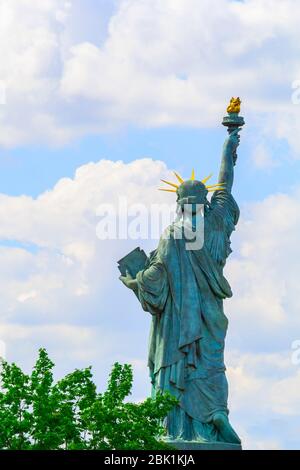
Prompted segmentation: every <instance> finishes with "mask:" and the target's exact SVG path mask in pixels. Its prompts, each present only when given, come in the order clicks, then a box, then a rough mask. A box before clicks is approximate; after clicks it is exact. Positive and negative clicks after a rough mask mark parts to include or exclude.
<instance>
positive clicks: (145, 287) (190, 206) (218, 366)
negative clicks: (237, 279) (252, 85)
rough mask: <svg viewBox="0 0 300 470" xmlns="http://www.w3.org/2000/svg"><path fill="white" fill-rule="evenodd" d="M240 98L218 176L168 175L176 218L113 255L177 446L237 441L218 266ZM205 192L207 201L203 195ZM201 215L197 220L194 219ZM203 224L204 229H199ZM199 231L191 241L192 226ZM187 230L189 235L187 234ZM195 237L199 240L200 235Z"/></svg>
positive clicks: (229, 210) (225, 246) (229, 216)
mask: <svg viewBox="0 0 300 470" xmlns="http://www.w3.org/2000/svg"><path fill="white" fill-rule="evenodd" d="M240 103H241V101H240V99H239V98H232V99H231V101H230V105H229V106H228V108H227V112H228V115H227V116H226V117H224V119H223V125H224V126H227V129H228V134H229V136H228V138H227V139H226V140H225V143H224V147H223V154H222V160H221V167H220V173H219V180H218V183H216V184H215V185H207V184H206V183H207V181H208V179H209V178H210V176H211V175H210V176H209V177H207V178H205V179H202V180H201V181H200V180H198V179H197V178H196V176H195V172H194V170H193V171H192V175H191V177H190V179H187V180H184V179H183V178H182V177H181V176H180V175H179V174H178V173H175V177H176V182H167V181H164V180H163V182H164V183H167V184H168V185H169V188H168V189H167V188H164V189H163V191H171V192H174V193H175V194H176V197H177V218H176V220H175V221H174V222H173V224H172V225H170V226H169V227H168V228H167V229H166V231H165V233H164V234H163V236H162V237H161V239H160V241H159V245H158V247H157V249H156V250H155V251H154V252H152V253H151V254H150V257H149V258H146V256H145V254H144V252H143V251H142V250H140V249H139V248H137V249H136V250H134V251H133V252H131V253H130V254H129V255H127V256H126V257H125V258H123V259H122V260H120V261H119V269H120V271H121V273H122V276H121V277H120V279H121V281H122V282H123V283H124V284H125V285H126V286H127V287H128V288H129V289H131V290H132V291H133V292H134V293H135V294H136V296H137V297H138V299H139V302H140V303H141V306H142V308H143V309H144V310H145V311H146V312H149V313H150V314H151V316H152V324H151V332H150V341H149V359H148V366H149V369H150V377H151V381H152V390H153V393H154V394H155V393H157V392H158V391H168V392H170V393H171V394H172V395H174V396H175V397H177V399H178V403H179V404H178V406H175V407H174V408H173V410H172V411H171V412H170V413H169V415H168V417H167V419H166V423H165V426H166V431H167V436H168V437H167V439H168V442H170V443H172V444H173V445H174V446H175V447H178V448H181V449H191V450H192V449H197V448H199V449H201V448H212V449H213V448H217V449H218V448H219V449H222V448H229V449H230V448H233V449H234V448H236V449H240V448H241V441H240V439H239V437H238V435H237V434H236V432H235V431H234V429H233V428H232V426H231V424H230V422H229V419H228V414H229V410H228V406H227V399H228V384H227V379H226V376H225V365H224V344H225V336H226V331H227V326H228V320H227V317H226V315H225V314H224V310H223V300H224V299H226V298H229V297H231V296H232V291H231V288H230V285H229V283H228V281H227V280H226V279H225V277H224V274H223V269H224V266H225V263H226V259H227V257H228V256H229V254H230V253H231V248H230V236H231V234H232V232H233V230H234V229H235V225H236V224H237V222H238V218H239V208H238V205H237V203H236V201H235V200H234V198H233V196H232V194H231V190H232V185H233V177H234V166H235V163H236V160H237V153H236V151H237V147H238V145H239V140H240V137H239V131H240V130H241V127H242V126H243V125H244V119H243V118H242V117H241V116H239V111H240ZM209 192H212V193H213V194H212V197H211V200H210V201H209V200H208V199H207V196H208V193H209ZM201 221H202V223H201ZM203 229H204V230H203ZM197 230H198V232H199V233H200V231H201V234H202V239H201V237H198V243H191V236H190V235H191V233H193V234H194V235H195V237H196V236H197ZM187 234H188V236H187ZM199 240H200V242H199Z"/></svg>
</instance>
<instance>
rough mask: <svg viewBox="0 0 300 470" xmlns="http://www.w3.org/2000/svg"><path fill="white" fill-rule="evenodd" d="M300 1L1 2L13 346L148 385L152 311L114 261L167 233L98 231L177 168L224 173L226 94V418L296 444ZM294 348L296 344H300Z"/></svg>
mask: <svg viewBox="0 0 300 470" xmlns="http://www.w3.org/2000/svg"><path fill="white" fill-rule="evenodd" d="M299 21H300V4H299V2H298V1H297V0H281V1H280V2H278V1H276V0H245V1H234V0H202V1H201V2H199V1H198V0H70V1H65V0H44V1H43V2H32V1H30V0H0V57H1V60H0V220H1V223H0V259H1V267H2V269H1V270H0V281H1V282H0V350H1V351H3V353H4V350H5V354H6V358H7V359H8V360H9V361H15V362H17V363H18V364H19V365H20V366H22V367H23V368H24V370H26V371H29V370H30V369H31V367H32V366H33V364H34V361H35V358H36V356H37V351H38V348H39V347H46V348H47V350H48V352H49V354H50V356H51V358H52V359H53V360H54V362H55V363H56V377H57V378H59V377H61V376H62V375H64V374H66V373H68V372H70V371H71V370H73V369H74V368H78V367H86V366H89V365H92V366H93V371H94V376H95V381H96V382H97V385H98V386H99V390H101V389H103V388H104V387H105V383H106V381H107V376H108V374H109V371H110V369H111V366H112V364H113V363H114V362H115V361H119V362H122V363H124V362H129V363H131V364H133V367H134V375H135V381H134V388H133V395H132V399H133V400H141V399H143V398H145V397H146V396H148V395H149V392H150V386H149V379H148V372H147V346H148V334H149V326H150V320H151V319H150V318H149V316H150V315H147V314H146V313H145V312H143V311H142V309H141V307H140V305H139V304H138V302H137V300H136V299H135V297H134V295H132V294H131V293H130V292H129V291H128V290H126V289H125V288H124V287H123V285H122V284H121V283H120V281H119V280H118V275H119V273H118V269H117V260H118V259H120V258H121V257H122V256H124V255H125V254H126V253H128V252H129V251H130V250H131V249H133V248H135V247H136V246H141V247H143V249H144V250H145V251H147V252H149V251H151V250H152V249H154V248H155V246H156V245H157V240H151V239H150V240H144V239H136V240H132V239H128V240H100V239H99V238H98V237H97V232H96V229H97V224H98V223H99V207H100V206H101V204H107V203H111V204H113V205H115V206H116V205H117V204H118V200H119V197H125V198H127V200H128V201H129V203H130V204H134V203H136V202H138V203H142V204H145V205H146V206H147V207H150V206H151V204H158V203H167V204H172V202H173V199H172V198H173V195H171V194H168V193H160V192H159V191H157V188H158V187H159V180H160V178H167V179H170V178H171V179H172V175H171V171H172V170H176V171H178V172H179V173H181V174H182V175H183V176H185V177H188V176H189V175H190V172H191V169H192V168H195V171H196V176H198V177H199V178H200V177H205V176H207V175H208V174H210V173H213V177H212V181H213V182H215V181H216V180H217V176H218V170H219V165H220V158H221V153H222V146H223V142H224V140H225V138H226V130H225V128H224V127H223V126H222V124H221V123H222V118H223V116H224V114H225V110H226V106H227V103H228V101H229V99H230V98H231V96H240V97H241V99H242V111H241V114H242V115H243V116H244V118H245V121H246V125H245V127H244V129H243V130H242V132H241V144H240V147H239V150H238V154H239V157H238V162H237V165H236V167H235V182H234V188H233V194H234V196H235V198H236V200H237V202H238V203H239V206H240V209H241V218H240V221H239V224H238V226H237V229H236V231H235V232H234V234H233V236H232V249H233V253H232V254H231V256H230V258H229V259H228V262H227V265H226V269H225V274H226V277H227V279H228V280H229V282H230V284H231V287H232V290H233V293H234V296H233V298H232V299H230V300H226V301H225V312H226V315H227V317H228V318H229V331H228V336H227V341H226V365H227V375H228V380H229V386H230V397H229V403H230V416H231V421H232V423H233V425H234V427H235V428H236V430H237V431H238V433H239V435H240V436H241V438H242V441H243V447H244V448H246V449H267V448H272V449H299V448H300V438H299V436H300V425H299V422H300V420H299V417H300V416H299V415H300V398H299V393H298V390H299V388H300V360H298V359H300V354H299V356H298V355H297V352H298V351H297V348H298V349H299V345H300V343H299V344H298V343H297V340H299V339H300V316H299V310H300V308H299V307H300V301H299V297H298V266H299V262H300V249H299V243H298V234H299V230H300V215H299V214H300V202H299V196H300V184H299V176H300V141H299V139H298V136H299V133H300V91H299V90H300V62H299V57H300V54H299V52H300V41H299ZM297 344H298V346H297Z"/></svg>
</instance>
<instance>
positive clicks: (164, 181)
mask: <svg viewBox="0 0 300 470" xmlns="http://www.w3.org/2000/svg"><path fill="white" fill-rule="evenodd" d="M160 181H162V182H163V183H166V184H169V185H170V186H173V188H176V189H178V188H179V186H178V184H174V183H170V182H169V181H166V180H160Z"/></svg>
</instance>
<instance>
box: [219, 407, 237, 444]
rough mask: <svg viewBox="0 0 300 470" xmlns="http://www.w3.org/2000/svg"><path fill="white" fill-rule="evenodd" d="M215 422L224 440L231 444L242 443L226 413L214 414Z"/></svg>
mask: <svg viewBox="0 0 300 470" xmlns="http://www.w3.org/2000/svg"><path fill="white" fill-rule="evenodd" d="M213 423H214V425H215V426H216V428H217V429H218V431H219V433H220V435H221V438H222V439H223V440H224V442H230V443H231V444H240V443H241V440H240V438H239V436H238V435H237V433H236V432H235V430H234V429H233V427H232V426H231V424H230V423H229V419H228V416H227V415H226V414H225V413H215V415H214V416H213Z"/></svg>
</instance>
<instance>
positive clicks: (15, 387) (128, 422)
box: [0, 349, 177, 450]
mask: <svg viewBox="0 0 300 470" xmlns="http://www.w3.org/2000/svg"><path fill="white" fill-rule="evenodd" d="M53 368H54V363H53V362H52V361H51V360H50V359H49V357H48V354H47V352H46V350H45V349H40V350H39V356H38V359H37V361H36V364H35V366H34V368H33V371H32V373H31V375H27V374H25V373H24V372H23V371H22V370H21V369H20V368H19V367H18V366H17V365H16V364H9V363H7V362H3V365H2V370H1V372H0V378H1V390H0V449H10V450H12V449H14V450H22V449H23V450H30V449H32V450H34V449H52V450H55V449H66V450H73V449H91V450H92V449H107V450H111V449H113V450H114V449H124V450H125V449H126V450H129V449H148V450H150V449H151V450H156V449H164V448H168V446H167V445H166V444H164V443H163V442H162V441H161V440H160V439H159V438H160V437H162V435H163V433H164V428H163V426H162V422H163V419H164V418H165V417H166V415H167V414H168V413H169V411H170V410H171V409H172V408H173V406H174V405H175V404H176V403H177V400H176V399H175V398H174V397H172V396H171V395H169V394H158V395H157V396H156V397H155V398H147V399H146V400H145V401H143V402H141V403H131V402H128V401H126V398H127V397H128V396H129V395H130V393H131V388H132V382H133V374H132V367H131V366H130V365H129V364H125V365H121V364H119V363H116V364H114V366H113V369H112V372H111V374H110V377H109V381H108V386H107V390H106V391H105V392H104V393H98V392H97V390H96V385H95V384H94V382H93V376H92V372H91V367H88V368H86V369H82V370H79V369H76V370H75V371H74V372H72V373H70V374H68V375H66V376H65V377H64V378H62V379H61V380H59V381H58V382H57V383H54V380H53Z"/></svg>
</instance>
